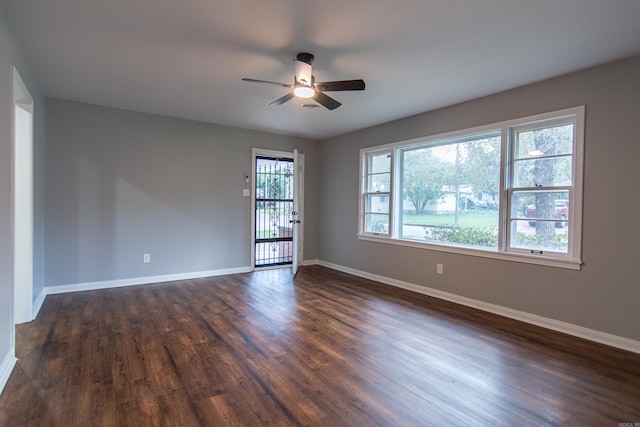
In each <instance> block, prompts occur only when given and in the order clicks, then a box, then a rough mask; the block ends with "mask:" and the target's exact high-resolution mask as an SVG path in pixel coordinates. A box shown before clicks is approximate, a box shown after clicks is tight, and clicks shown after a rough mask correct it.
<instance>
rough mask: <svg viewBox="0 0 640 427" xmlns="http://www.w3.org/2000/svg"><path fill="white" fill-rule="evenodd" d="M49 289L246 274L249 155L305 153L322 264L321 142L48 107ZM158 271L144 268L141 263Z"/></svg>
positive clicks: (310, 221) (79, 107)
mask: <svg viewBox="0 0 640 427" xmlns="http://www.w3.org/2000/svg"><path fill="white" fill-rule="evenodd" d="M46 106H47V118H46V124H47V146H48V149H47V157H46V176H47V181H46V210H47V217H46V281H47V283H46V284H47V286H57V285H66V284H79V283H87V282H93V281H105V280H116V279H126V278H135V277H147V276H154V275H165V274H174V273H175V274H177V273H190V272H198V271H208V270H217V269H226V268H237V267H247V266H249V265H250V215H251V209H250V206H251V205H250V198H249V197H243V196H242V189H243V188H249V184H246V183H245V182H244V174H250V173H251V149H252V147H259V148H269V149H275V150H283V151H292V150H293V149H294V148H297V149H299V151H300V152H301V153H303V154H305V157H306V171H305V172H306V174H305V187H306V188H305V201H306V206H305V213H306V221H305V224H304V232H305V245H304V251H305V258H309V259H311V258H316V257H317V253H316V250H315V247H316V245H315V241H316V218H315V211H316V209H315V201H316V200H317V196H316V192H315V188H317V178H316V176H317V170H316V165H317V159H316V157H317V154H316V151H317V142H313V141H310V140H305V139H300V138H294V137H286V136H282V135H274V134H268V133H262V132H255V131H249V130H242V129H237V128H230V127H225V126H218V125H212V124H205V123H200V122H193V121H188V120H182V119H174V118H168V117H162V116H156V115H150V114H143V113H136V112H131V111H125V110H119V109H113V108H106V107H99V106H95V105H89V104H83V103H78V102H73V101H64V100H60V99H52V98H47V99H46ZM143 253H150V254H151V263H149V264H143V263H142V254H143Z"/></svg>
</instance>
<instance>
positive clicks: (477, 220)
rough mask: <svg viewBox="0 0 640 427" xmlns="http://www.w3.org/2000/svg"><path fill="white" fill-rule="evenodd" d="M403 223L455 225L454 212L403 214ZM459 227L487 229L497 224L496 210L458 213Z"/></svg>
mask: <svg viewBox="0 0 640 427" xmlns="http://www.w3.org/2000/svg"><path fill="white" fill-rule="evenodd" d="M402 222H403V224H411V225H436V226H443V225H444V226H451V227H453V226H455V216H454V214H452V213H451V214H440V215H434V214H421V215H419V214H404V215H403V216H402ZM458 226H459V227H472V228H476V229H483V228H486V229H489V228H491V229H492V228H495V227H497V226H498V211H468V212H464V213H462V212H461V213H460V214H459V215H458Z"/></svg>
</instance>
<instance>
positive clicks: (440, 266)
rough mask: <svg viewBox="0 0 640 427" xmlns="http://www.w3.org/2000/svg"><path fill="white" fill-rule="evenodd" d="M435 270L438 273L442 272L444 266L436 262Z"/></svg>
mask: <svg viewBox="0 0 640 427" xmlns="http://www.w3.org/2000/svg"><path fill="white" fill-rule="evenodd" d="M436 272H437V273H438V274H444V267H443V266H442V264H436Z"/></svg>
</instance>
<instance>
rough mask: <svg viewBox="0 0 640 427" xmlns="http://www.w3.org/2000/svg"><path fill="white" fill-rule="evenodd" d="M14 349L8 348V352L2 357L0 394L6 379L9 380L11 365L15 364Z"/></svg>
mask: <svg viewBox="0 0 640 427" xmlns="http://www.w3.org/2000/svg"><path fill="white" fill-rule="evenodd" d="M15 354H16V352H15V349H13V348H10V349H9V352H8V353H7V354H6V355H5V356H4V359H2V363H1V364H0V394H2V391H3V390H4V386H5V385H7V381H9V376H11V372H12V371H13V367H14V366H16V362H17V361H18V359H16V356H15Z"/></svg>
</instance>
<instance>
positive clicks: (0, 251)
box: [0, 4, 44, 362]
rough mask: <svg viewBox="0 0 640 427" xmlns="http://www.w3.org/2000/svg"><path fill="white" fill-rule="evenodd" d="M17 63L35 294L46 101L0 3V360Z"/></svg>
mask: <svg viewBox="0 0 640 427" xmlns="http://www.w3.org/2000/svg"><path fill="white" fill-rule="evenodd" d="M12 66H15V67H16V68H17V69H18V72H19V73H20V76H21V77H22V79H23V80H24V82H25V84H26V85H27V87H28V89H29V92H30V93H31V96H32V97H33V101H34V169H35V170H34V245H33V247H34V272H33V280H34V290H33V295H34V298H35V297H37V296H38V294H39V293H40V292H41V291H42V288H43V286H44V270H43V265H44V186H43V185H44V101H43V98H42V96H41V95H40V89H39V87H38V84H37V82H36V80H35V78H34V76H33V75H32V73H31V70H30V67H29V64H28V61H27V59H26V58H25V56H24V53H23V52H22V49H21V47H20V44H19V42H18V40H17V38H16V35H15V33H14V31H13V28H12V27H11V24H10V23H9V20H8V18H7V15H6V12H5V10H4V6H3V5H2V4H0V236H2V237H1V238H0V362H2V360H3V359H4V358H5V357H6V355H7V354H8V352H9V351H10V347H11V338H10V337H11V329H12V328H13V319H12V318H11V317H10V312H11V306H12V305H13V284H12V270H13V267H12V257H13V246H12V244H11V235H12V232H11V203H12V201H11V176H12V156H13V148H12V147H13V140H12V135H11V123H12V120H13V119H12V112H11V109H12V108H13V71H12V68H11V67H12Z"/></svg>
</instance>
